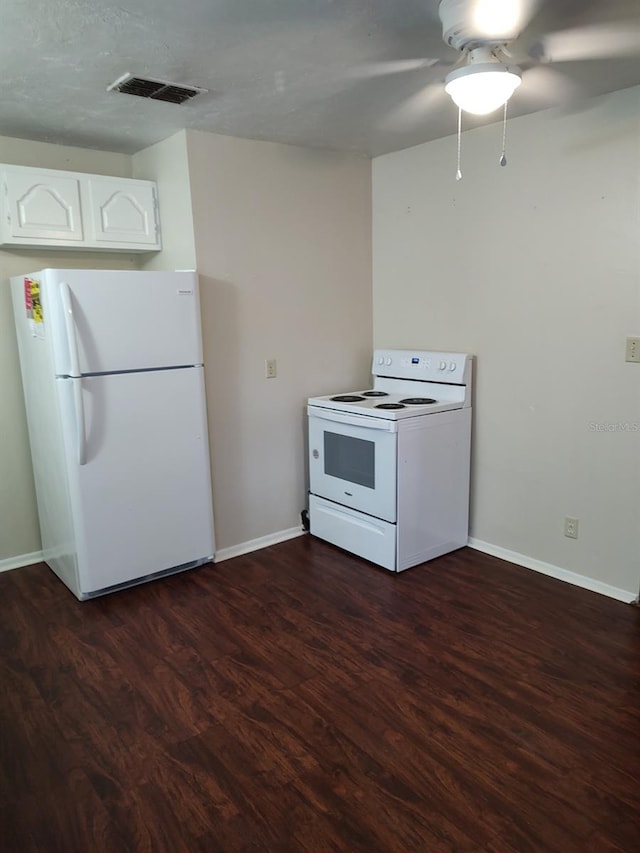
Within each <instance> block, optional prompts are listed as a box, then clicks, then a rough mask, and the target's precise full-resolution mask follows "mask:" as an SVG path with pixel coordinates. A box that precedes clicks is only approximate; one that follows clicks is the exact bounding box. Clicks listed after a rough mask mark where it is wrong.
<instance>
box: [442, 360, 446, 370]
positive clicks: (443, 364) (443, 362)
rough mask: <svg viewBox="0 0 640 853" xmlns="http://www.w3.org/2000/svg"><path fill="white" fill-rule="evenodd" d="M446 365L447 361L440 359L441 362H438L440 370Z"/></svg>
mask: <svg viewBox="0 0 640 853" xmlns="http://www.w3.org/2000/svg"><path fill="white" fill-rule="evenodd" d="M446 367H447V362H446V361H441V362H440V370H446Z"/></svg>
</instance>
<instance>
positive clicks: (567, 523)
mask: <svg viewBox="0 0 640 853" xmlns="http://www.w3.org/2000/svg"><path fill="white" fill-rule="evenodd" d="M578 523H579V522H578V519H577V518H572V517H571V516H570V515H567V516H565V519H564V535H565V536H568V537H569V539H577V538H578Z"/></svg>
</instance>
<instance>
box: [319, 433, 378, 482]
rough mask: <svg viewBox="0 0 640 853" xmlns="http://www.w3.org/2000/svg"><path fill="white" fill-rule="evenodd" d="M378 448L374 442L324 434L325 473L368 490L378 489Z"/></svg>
mask: <svg viewBox="0 0 640 853" xmlns="http://www.w3.org/2000/svg"><path fill="white" fill-rule="evenodd" d="M375 454H376V447H375V444H374V443H373V441H366V440H365V439H363V438H353V437H352V436H350V435H340V434H339V433H335V432H328V431H326V430H325V433H324V473H325V474H329V475H330V476H331V477H338V478H339V479H340V480H345V481H347V482H349V483H355V484H356V485H358V486H365V488H367V489H375V487H376V464H375V462H376V455H375Z"/></svg>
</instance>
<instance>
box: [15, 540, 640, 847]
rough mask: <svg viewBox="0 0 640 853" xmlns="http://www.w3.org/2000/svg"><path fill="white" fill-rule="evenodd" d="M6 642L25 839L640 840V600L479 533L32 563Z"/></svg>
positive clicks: (463, 843) (19, 831)
mask: <svg viewBox="0 0 640 853" xmlns="http://www.w3.org/2000/svg"><path fill="white" fill-rule="evenodd" d="M0 651H1V662H0V667H1V681H2V683H1V685H0V687H1V691H2V692H1V699H2V701H1V707H0V743H1V756H0V757H1V761H2V766H1V771H0V849H2V850H3V851H7V853H27V851H36V850H37V851H60V853H102V851H108V853H112V851H113V853H125V852H126V851H134V853H144V851H153V853H165V851H166V852H167V853H181V851H185V853H198V851H206V853H209V851H211V853H214V851H223V852H224V853H234V851H270V852H273V851H313V853H320V851H349V853H352V851H368V853H375V851H381V852H382V851H384V853H387V851H389V853H403V852H404V851H428V853H431V851H434V853H435V851H457V850H460V851H470V850H475V851H495V853H508V851H518V852H519V853H522V851H545V853H547V851H561V853H571V851H594V853H596V851H597V853H606V851H625V852H626V853H631V851H634V853H637V851H639V850H640V609H638V608H636V607H632V606H630V605H625V604H621V603H618V602H616V601H612V600H610V599H607V598H604V597H603V596H600V595H597V594H595V593H590V592H587V591H585V590H580V589H577V588H575V587H571V586H568V585H566V584H563V583H560V582H559V581H555V580H552V579H550V578H546V577H543V576H541V575H537V574H535V573H533V572H530V571H527V570H526V569H520V568H518V567H516V566H512V565H510V564H508V563H504V562H502V561H500V560H496V559H494V558H492V557H488V556H485V555H483V554H480V553H478V552H474V551H472V550H469V549H463V550H461V551H458V552H456V553H454V554H451V555H448V556H446V557H442V558H440V559H438V560H434V561H432V562H431V563H428V564H425V565H424V566H420V567H416V568H414V569H411V570H410V571H408V572H406V573H404V574H402V575H398V576H395V575H391V574H388V573H386V572H384V571H383V570H380V569H376V568H375V567H373V566H371V565H369V564H367V563H364V562H362V561H360V560H358V559H357V558H355V557H351V556H349V555H347V554H345V553H343V552H341V551H339V550H337V549H335V548H333V547H331V546H329V545H326V544H325V543H322V542H320V541H319V540H314V539H312V538H311V537H308V536H305V537H302V538H299V539H295V540H292V541H290V542H286V543H283V544H281V545H277V546H274V547H272V548H267V549H264V550H263V551H259V552H256V553H253V554H250V555H247V556H245V557H239V558H237V559H234V560H229V561H227V562H224V563H221V564H220V565H218V566H206V567H203V568H202V569H199V570H197V571H192V572H189V573H186V574H183V575H177V576H174V577H171V578H168V579H165V580H162V581H158V582H155V583H152V584H147V585H145V586H141V587H137V588H134V589H131V590H127V591H124V592H120V593H117V594H115V595H112V596H107V597H105V598H101V599H98V600H95V601H91V602H84V603H79V602H78V601H76V600H75V598H73V596H72V595H71V593H70V592H69V591H68V590H67V589H66V588H65V587H64V586H63V585H62V583H61V582H60V581H58V580H57V578H56V577H55V576H54V575H53V574H52V573H51V572H50V571H49V570H48V569H47V568H46V567H45V566H43V565H39V566H33V567H29V568H26V569H18V570H16V571H13V572H7V573H5V574H3V575H0Z"/></svg>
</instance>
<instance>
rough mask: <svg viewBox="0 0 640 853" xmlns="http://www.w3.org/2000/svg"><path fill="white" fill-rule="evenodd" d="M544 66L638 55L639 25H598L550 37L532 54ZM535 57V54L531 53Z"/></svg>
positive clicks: (639, 50)
mask: <svg viewBox="0 0 640 853" xmlns="http://www.w3.org/2000/svg"><path fill="white" fill-rule="evenodd" d="M538 48H541V50H540V53H539V56H540V57H542V58H543V61H548V62H573V61H575V60H580V59H608V58H609V57H613V56H633V55H634V54H636V53H640V24H638V21H627V22H626V24H623V23H617V24H600V25H597V26H592V27H578V28H576V29H573V30H564V31H561V32H557V33H550V34H549V35H547V36H545V37H544V38H543V39H542V41H541V44H540V45H538V46H536V50H537V49H538ZM532 55H534V56H535V53H533V52H532Z"/></svg>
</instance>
